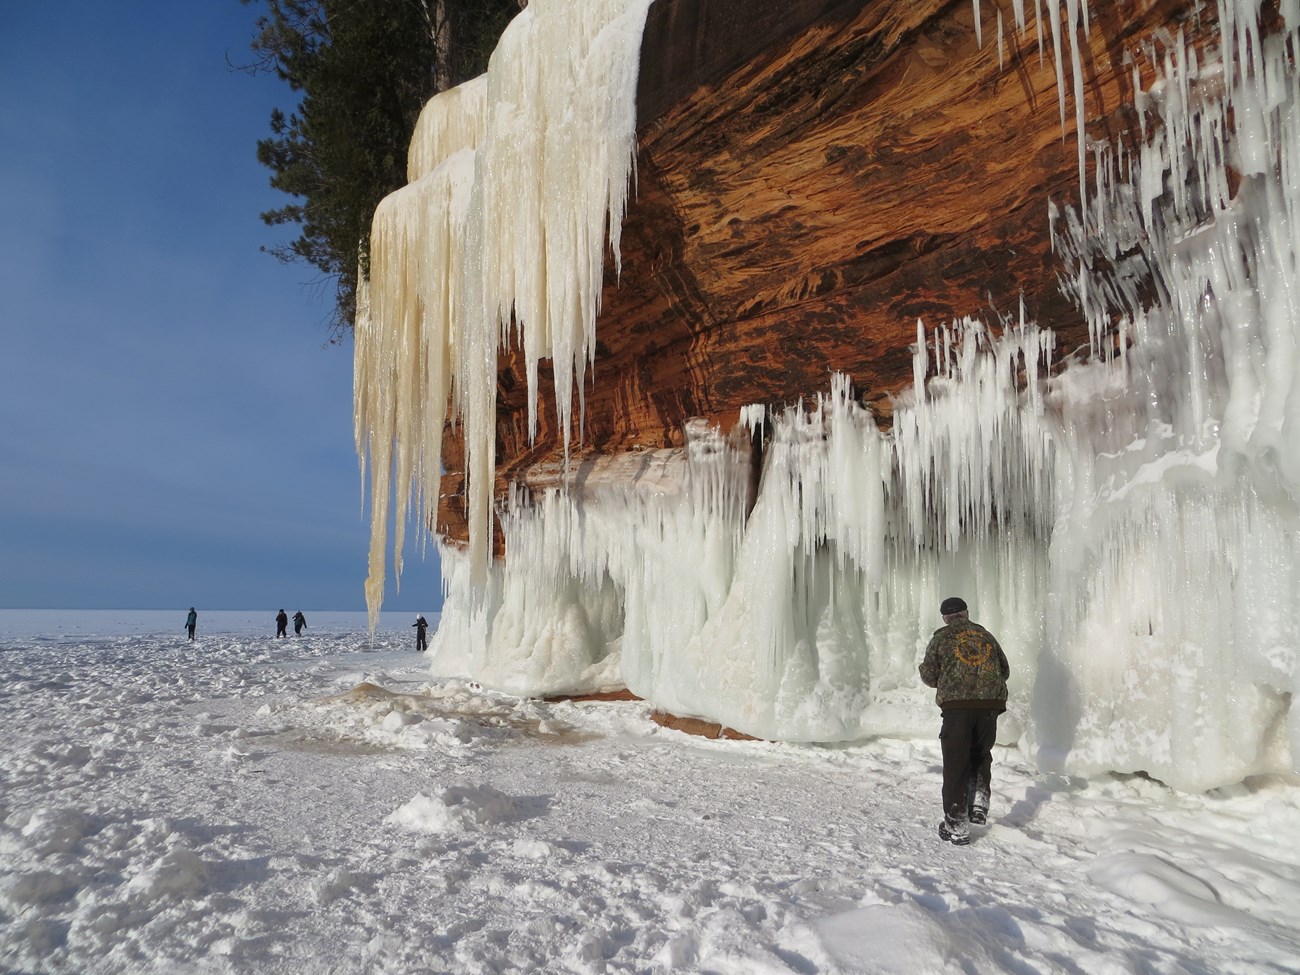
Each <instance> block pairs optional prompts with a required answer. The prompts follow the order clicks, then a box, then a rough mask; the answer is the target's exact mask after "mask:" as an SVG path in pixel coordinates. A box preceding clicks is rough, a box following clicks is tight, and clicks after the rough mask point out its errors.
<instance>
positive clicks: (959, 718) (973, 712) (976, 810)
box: [920, 596, 1011, 846]
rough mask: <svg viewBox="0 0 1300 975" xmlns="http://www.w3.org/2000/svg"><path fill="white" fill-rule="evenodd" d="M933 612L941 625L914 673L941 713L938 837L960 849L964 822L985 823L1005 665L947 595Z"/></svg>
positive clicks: (989, 638)
mask: <svg viewBox="0 0 1300 975" xmlns="http://www.w3.org/2000/svg"><path fill="white" fill-rule="evenodd" d="M939 612H940V614H941V615H942V616H943V622H944V625H943V626H941V627H940V628H939V629H937V630H935V631H934V636H932V637H931V638H930V645H929V646H928V647H926V649H925V659H924V660H922V661H921V667H920V673H921V680H922V681H923V682H924V683H925V684H926V685H927V686H929V687H933V688H935V701H936V702H937V703H938V705H939V707H940V709H941V710H942V711H943V727H942V730H940V732H939V741H940V744H941V745H942V748H943V816H944V818H943V822H942V823H940V824H939V835H940V836H941V837H942V838H943V839H945V840H948V841H949V842H951V843H955V844H957V845H958V846H960V845H963V844H965V843H969V842H970V831H969V829H968V828H967V823H974V824H975V825H977V826H982V825H984V824H985V823H986V822H988V812H989V793H990V778H991V771H992V766H993V743H994V742H995V741H996V740H997V737H998V715H999V714H1001V713H1002V712H1003V711H1005V710H1006V709H1007V678H1008V677H1010V676H1011V666H1010V665H1009V664H1008V663H1007V657H1006V654H1004V653H1003V652H1002V647H1001V646H999V645H998V641H997V640H996V639H995V638H994V636H993V634H992V633H990V632H989V631H988V630H986V629H984V627H982V626H980V625H979V624H978V623H972V622H971V620H970V613H969V611H968V610H967V607H966V602H965V601H964V600H963V599H961V598H960V597H958V596H949V597H948V598H947V599H945V600H944V601H943V603H942V604H941V605H940V606H939Z"/></svg>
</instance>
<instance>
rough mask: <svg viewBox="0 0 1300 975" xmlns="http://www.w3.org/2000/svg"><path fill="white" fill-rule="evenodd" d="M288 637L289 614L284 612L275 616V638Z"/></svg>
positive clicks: (281, 611)
mask: <svg viewBox="0 0 1300 975" xmlns="http://www.w3.org/2000/svg"><path fill="white" fill-rule="evenodd" d="M288 635H289V614H288V613H286V612H285V611H284V610H280V612H278V613H276V614H275V638H276V639H277V640H278V639H280V637H282V636H284V637H287V636H288Z"/></svg>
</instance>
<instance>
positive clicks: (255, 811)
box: [0, 610, 1300, 975]
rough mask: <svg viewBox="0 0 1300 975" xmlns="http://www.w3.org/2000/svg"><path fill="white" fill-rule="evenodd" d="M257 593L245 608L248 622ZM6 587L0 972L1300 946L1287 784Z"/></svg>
mask: <svg viewBox="0 0 1300 975" xmlns="http://www.w3.org/2000/svg"><path fill="white" fill-rule="evenodd" d="M263 615H265V614H263ZM128 616H129V618H127V617H124V616H120V615H119V616H105V615H104V614H97V613H90V612H87V613H74V614H66V613H60V614H52V613H35V612H25V611H8V610H6V611H0V708H3V714H4V717H5V722H4V727H5V739H6V740H5V748H4V749H3V750H2V751H0V970H3V971H5V972H23V973H67V972H77V973H84V975H109V973H114V975H116V973H122V975H127V973H129V975H140V973H164V972H165V973H175V972H195V973H241V975H242V973H248V972H290V971H291V972H294V973H297V975H317V973H320V975H325V973H338V972H385V973H390V975H405V973H411V975H415V973H456V975H495V973H515V972H529V973H539V975H544V973H557V975H558V973H591V975H597V973H602V975H603V973H617V972H627V973H631V972H637V973H647V975H648V973H657V972H673V971H679V972H695V973H701V972H716V973H733V975H742V973H743V975H753V973H798V975H812V973H825V975H831V973H899V975H902V973H906V975H918V973H920V975H925V973H934V975H939V973H945V975H946V973H948V972H951V971H954V970H963V969H964V970H967V971H978V972H980V973H999V972H1008V973H1023V972H1026V971H1039V972H1056V971H1076V972H1090V973H1092V972H1097V973H1131V972H1143V973H1182V972H1188V971H1203V972H1225V973H1229V972H1237V973H1267V972H1274V973H1282V972H1295V971H1296V970H1297V968H1296V959H1297V958H1300V930H1298V929H1300V925H1298V924H1297V918H1300V854H1297V852H1296V847H1295V843H1294V842H1293V839H1294V837H1295V836H1296V835H1297V832H1298V831H1300V791H1297V790H1296V789H1295V788H1294V787H1293V786H1291V785H1287V784H1285V783H1283V782H1281V781H1280V780H1277V779H1271V778H1265V779H1257V780H1253V781H1252V782H1250V783H1249V784H1248V785H1242V786H1236V787H1233V788H1229V789H1224V790H1219V791H1214V792H1211V793H1208V794H1205V795H1188V794H1185V793H1178V792H1174V791H1172V790H1170V789H1168V788H1166V787H1164V786H1162V785H1160V784H1158V783H1156V782H1153V781H1151V780H1149V779H1147V778H1144V777H1141V776H1123V775H1109V774H1103V775H1098V776H1095V777H1093V778H1090V779H1083V778H1073V777H1067V776H1063V775H1059V774H1052V773H1043V772H1039V771H1036V770H1035V769H1034V768H1033V766H1032V765H1031V764H1030V763H1028V762H1026V761H1025V760H1024V758H1023V756H1022V755H1021V754H1020V753H1019V752H1017V751H1015V750H1008V749H1002V748H999V749H997V750H996V752H995V762H996V765H995V772H994V802H993V813H992V817H991V822H990V825H989V826H988V827H987V829H985V830H977V831H976V836H975V840H974V842H973V843H972V845H971V846H969V847H967V848H965V849H957V848H953V847H951V846H947V845H942V844H940V843H939V842H938V837H937V835H936V834H935V821H936V809H937V807H938V790H939V777H940V776H939V754H938V748H937V742H936V741H935V740H934V735H933V732H934V730H935V729H934V727H933V725H934V724H936V723H937V722H936V721H935V719H934V717H933V716H932V717H931V719H930V721H929V722H928V724H929V725H930V726H929V727H927V728H926V733H925V735H924V737H922V738H919V739H915V740H906V739H900V738H880V739H874V740H871V741H867V742H862V743H858V744H854V745H848V746H815V745H793V744H776V743H762V742H723V741H707V740H704V739H698V738H689V737H686V736H684V735H682V734H680V733H678V732H672V731H666V730H663V729H661V728H659V727H658V726H657V725H655V724H654V723H652V722H651V721H650V720H649V717H648V711H649V708H648V706H647V705H645V704H641V703H613V704H596V703H559V702H557V703H546V702H543V701H541V700H536V699H531V700H530V699H521V698H517V697H512V696H506V695H502V694H498V693H493V692H489V691H485V690H482V689H480V688H477V687H475V686H473V685H471V684H469V683H466V682H464V681H456V680H449V681H430V680H429V679H428V677H427V674H426V672H425V665H424V661H423V659H422V658H421V657H420V656H419V655H417V654H415V653H414V652H413V651H412V650H411V645H412V642H413V637H412V635H411V634H412V633H413V630H412V629H411V628H410V627H409V625H408V624H409V622H410V621H409V620H406V619H403V618H396V619H391V620H390V619H389V618H388V614H385V618H384V619H382V620H381V622H380V628H379V631H378V635H377V638H376V641H375V644H374V645H373V646H371V645H370V644H369V641H368V637H367V636H366V624H365V617H364V614H339V615H337V616H333V617H327V616H322V615H321V614H316V613H310V612H309V613H308V621H309V629H308V631H307V635H305V636H304V637H303V638H301V639H292V638H291V639H289V640H280V641H276V640H275V639H273V638H272V636H271V630H272V627H271V626H270V625H268V624H269V622H270V621H269V618H266V619H262V618H261V617H259V616H256V615H255V614H210V613H202V614H201V615H200V618H199V624H200V626H199V637H198V640H197V641H196V642H195V643H193V644H191V643H189V642H188V641H186V640H185V639H184V638H183V634H182V633H181V623H182V622H183V620H184V613H183V611H181V612H172V613H166V614H138V613H137V614H128Z"/></svg>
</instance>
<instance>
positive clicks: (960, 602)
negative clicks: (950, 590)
mask: <svg viewBox="0 0 1300 975" xmlns="http://www.w3.org/2000/svg"><path fill="white" fill-rule="evenodd" d="M965 611H966V600H964V599H962V598H961V597H960V596H949V597H948V598H947V599H945V600H944V601H943V602H942V603H940V604H939V615H940V616H951V615H952V614H953V613H963V612H965Z"/></svg>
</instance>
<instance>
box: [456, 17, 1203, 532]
mask: <svg viewBox="0 0 1300 975" xmlns="http://www.w3.org/2000/svg"><path fill="white" fill-rule="evenodd" d="M976 6H978V7H979V11H980V23H979V25H978V26H979V29H978V30H977V24H976V19H975V7H976ZM1028 6H1030V7H1031V8H1032V7H1033V5H1032V4H1029V5H1028ZM1095 6H1096V9H1094V10H1093V11H1092V14H1091V17H1092V29H1090V30H1089V31H1087V32H1083V31H1080V32H1078V34H1077V35H1076V37H1075V38H1074V41H1075V42H1076V43H1077V44H1078V45H1079V62H1080V66H1081V81H1082V85H1083V89H1084V91H1085V92H1086V95H1085V97H1084V99H1083V106H1082V111H1083V116H1084V118H1085V119H1086V125H1085V130H1086V134H1087V137H1088V138H1089V139H1098V140H1106V141H1109V142H1111V143H1114V142H1116V141H1118V140H1121V139H1123V138H1124V134H1125V133H1126V132H1132V131H1135V130H1136V127H1137V120H1136V118H1134V117H1133V111H1132V109H1131V108H1128V107H1127V106H1131V105H1132V103H1133V95H1134V81H1135V76H1136V78H1137V79H1139V80H1140V82H1141V83H1142V84H1149V83H1150V81H1151V78H1152V76H1153V73H1154V72H1153V65H1152V64H1151V63H1149V62H1148V61H1147V60H1145V59H1144V57H1143V55H1142V54H1141V53H1139V55H1138V56H1137V57H1133V56H1132V52H1134V51H1138V52H1143V51H1144V50H1149V51H1151V52H1154V51H1156V50H1157V49H1158V48H1157V47H1156V46H1155V45H1156V44H1157V43H1158V42H1159V41H1160V40H1161V39H1162V38H1165V37H1168V36H1170V35H1171V33H1176V32H1177V31H1179V30H1183V31H1185V32H1186V33H1187V34H1188V35H1189V36H1191V37H1193V38H1200V39H1204V38H1208V37H1211V36H1213V34H1214V33H1215V32H1216V31H1217V25H1216V24H1215V22H1214V19H1213V12H1212V11H1211V10H1208V9H1202V10H1201V11H1200V14H1199V16H1198V17H1196V18H1195V19H1192V16H1193V15H1192V14H1191V13H1190V12H1189V9H1188V7H1189V5H1187V4H1185V3H1183V2H1181V0H1116V2H1113V3H1107V4H1104V5H1095ZM1044 19H1046V18H1044ZM1039 30H1040V28H1039V26H1038V25H1037V24H1036V23H1035V20H1034V17H1033V11H1032V9H1031V11H1030V14H1029V18H1028V23H1027V25H1026V29H1025V30H1024V31H1021V30H1019V29H1017V28H1016V26H1015V23H1014V19H1013V5H1012V3H1011V2H1009V0H1007V2H1001V3H997V2H990V0H983V2H982V3H980V4H978V5H973V4H972V3H971V2H970V0H866V2H863V0H856V2H851V0H657V2H656V3H655V4H654V6H653V7H651V9H650V15H649V18H648V21H647V25H646V31H645V35H644V39H643V43H642V53H641V73H640V85H639V90H638V97H637V103H638V154H637V174H636V186H635V193H634V197H633V200H632V202H631V204H630V206H629V210H628V214H627V217H626V219H625V221H624V225H623V236H622V255H623V261H622V263H623V270H622V274H621V277H618V278H616V277H615V274H614V271H613V268H612V264H611V263H610V262H607V269H606V281H605V287H604V293H603V304H602V311H601V314H600V317H599V319H598V322H597V338H598V344H597V349H596V358H595V367H594V374H589V375H588V376H587V377H585V383H586V391H585V397H586V408H585V411H584V414H583V435H582V439H581V443H577V444H576V446H575V448H574V450H573V455H574V456H575V457H576V458H577V459H579V460H582V459H584V458H587V459H590V458H592V457H599V456H609V455H615V454H619V453H621V452H627V451H644V450H663V449H667V448H675V447H680V446H681V445H682V444H683V441H684V423H685V421H686V420H687V419H688V418H691V417H703V418H705V419H707V420H709V421H711V422H713V423H716V424H718V425H720V426H721V427H722V428H723V429H724V430H726V429H730V428H731V427H733V426H734V425H735V423H736V421H737V417H738V410H739V408H740V407H742V406H744V405H746V404H750V403H766V404H769V405H781V404H785V403H790V402H794V401H797V400H799V399H800V398H801V397H802V398H805V399H807V398H808V397H811V396H815V395H816V394H817V393H819V392H821V391H824V390H825V389H827V387H828V384H829V378H830V374H831V373H832V372H842V373H845V374H847V375H848V376H850V377H851V379H852V381H853V383H854V386H855V389H856V391H857V394H858V396H859V398H860V399H861V401H862V402H863V403H864V404H866V405H868V406H870V407H871V408H872V409H873V410H874V411H875V413H876V415H877V417H878V419H879V420H880V422H881V423H882V424H887V423H888V422H889V414H890V396H891V395H892V394H895V393H897V392H898V391H899V390H900V389H902V388H904V387H906V386H907V385H909V384H910V383H911V382H912V375H911V363H912V360H911V355H910V351H909V349H910V346H911V345H912V343H914V342H915V338H916V322H917V319H918V318H921V319H923V320H924V321H925V322H926V323H927V325H930V326H935V325H938V324H940V323H942V322H946V321H949V320H951V319H953V318H958V317H961V316H964V315H975V316H979V317H983V318H984V319H985V320H986V321H989V322H990V323H993V324H996V323H998V322H999V321H1006V320H1009V319H1013V318H1016V317H1017V316H1018V315H1019V309H1020V304H1021V301H1022V300H1023V303H1024V307H1025V309H1026V313H1027V314H1028V315H1029V316H1030V317H1032V318H1034V319H1036V320H1037V321H1039V322H1040V323H1042V324H1044V325H1048V326H1050V327H1052V328H1054V329H1055V330H1056V332H1057V335H1058V344H1057V348H1058V354H1060V355H1065V354H1068V353H1069V352H1070V350H1071V349H1073V348H1076V347H1078V346H1080V345H1085V344H1086V343H1087V341H1088V336H1087V329H1086V326H1085V324H1084V322H1083V319H1082V318H1081V316H1080V314H1079V312H1078V311H1077V309H1076V308H1075V307H1074V305H1073V304H1072V302H1071V301H1070V300H1068V299H1067V298H1066V297H1065V295H1064V294H1063V291H1062V287H1061V285H1060V283H1059V282H1058V274H1060V273H1062V272H1065V271H1067V270H1068V269H1065V268H1062V267H1061V266H1060V262H1059V260H1058V259H1057V258H1056V257H1055V256H1054V254H1053V252H1052V241H1051V234H1050V232H1049V218H1048V205H1049V200H1055V201H1057V202H1058V203H1061V204H1070V205H1077V203H1078V195H1079V194H1078V186H1079V165H1080V163H1079V143H1078V141H1077V140H1076V125H1075V116H1076V104H1075V100H1074V97H1073V91H1074V88H1073V86H1072V84H1071V77H1070V75H1071V65H1070V52H1069V50H1068V49H1063V50H1061V51H1059V52H1058V53H1054V52H1053V47H1052V41H1051V36H1050V35H1051V32H1050V27H1049V25H1048V24H1047V23H1044V24H1043V25H1042V28H1041V30H1042V33H1041V40H1040V34H1039ZM1062 42H1063V43H1062V46H1063V47H1064V45H1065V43H1067V41H1066V39H1065V38H1064V37H1063V38H1062ZM1058 71H1059V74H1058ZM1058 77H1060V78H1063V79H1064V84H1062V85H1061V86H1059V87H1058ZM1062 91H1064V95H1063V96H1062V95H1061V92H1062ZM1062 97H1063V99H1064V100H1063V101H1061V98H1062ZM520 358H521V357H520V356H518V355H515V354H506V355H504V356H503V357H502V359H501V361H500V363H499V369H498V378H497V460H498V468H497V486H496V493H497V495H498V496H501V495H502V494H503V493H504V492H505V491H506V490H507V489H508V485H509V484H511V483H523V482H524V481H525V480H526V479H527V478H528V475H529V473H530V472H533V473H534V474H535V473H536V472H537V471H539V470H548V469H549V470H554V469H555V468H556V464H557V461H558V460H559V459H560V457H561V454H562V436H561V431H560V430H559V429H558V428H557V424H556V419H555V408H554V391H553V385H552V378H551V375H550V374H549V372H548V371H547V369H546V364H545V363H543V365H542V376H541V385H540V396H539V409H540V417H539V427H538V429H539V433H538V437H537V439H536V441H535V443H532V444H530V443H529V440H528V434H527V402H526V383H525V378H524V370H523V366H522V363H521V361H520ZM576 441H577V437H576V431H575V443H576ZM461 457H462V447H461V444H460V442H459V440H458V435H457V434H456V433H455V432H454V431H449V432H448V435H447V437H446V438H445V440H444V448H443V462H444V465H445V467H446V469H447V471H448V472H449V473H447V475H446V476H445V477H444V479H443V489H442V497H441V499H440V503H439V512H438V531H439V533H440V534H441V535H443V536H444V537H445V538H448V539H450V540H456V541H463V540H464V539H465V538H466V526H465V518H464V511H463V506H462V503H461V492H462V490H463V486H464V475H463V474H462V473H461V472H460V471H459V470H458V468H459V467H460V466H461ZM499 546H500V539H499V537H498V551H499Z"/></svg>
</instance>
